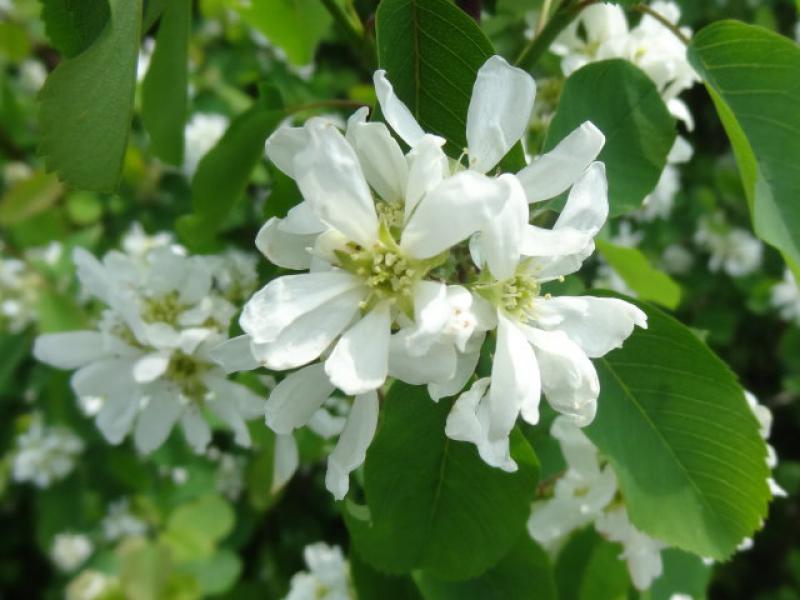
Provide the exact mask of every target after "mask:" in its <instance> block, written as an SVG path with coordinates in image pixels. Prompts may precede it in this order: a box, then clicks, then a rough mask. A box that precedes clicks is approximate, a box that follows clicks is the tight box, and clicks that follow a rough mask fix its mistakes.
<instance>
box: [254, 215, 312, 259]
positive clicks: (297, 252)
mask: <svg viewBox="0 0 800 600" xmlns="http://www.w3.org/2000/svg"><path fill="white" fill-rule="evenodd" d="M280 225H281V220H280V219H278V218H275V217H273V218H271V219H270V220H269V221H267V222H266V223H264V225H263V227H261V229H260V230H259V231H258V235H257V236H256V248H258V250H259V252H261V254H263V255H264V256H265V257H266V258H267V260H269V261H270V262H271V263H273V264H276V265H278V266H279V267H283V268H285V269H294V270H296V271H301V270H304V269H308V267H309V266H310V265H311V252H309V250H310V249H311V248H313V246H314V240H316V238H317V234H310V235H296V234H294V233H287V232H286V231H283V229H282V228H281V227H280Z"/></svg>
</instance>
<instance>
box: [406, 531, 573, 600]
mask: <svg viewBox="0 0 800 600" xmlns="http://www.w3.org/2000/svg"><path fill="white" fill-rule="evenodd" d="M415 579H416V581H417V585H419V588H420V590H422V597H423V598H424V600H555V599H556V598H558V594H557V592H556V584H555V580H554V579H553V571H552V569H551V567H550V559H549V558H548V557H547V554H545V552H544V550H542V549H541V548H540V547H539V545H538V544H536V542H534V541H533V540H532V539H531V538H530V537H528V535H527V533H523V534H522V536H520V538H519V540H518V541H517V543H516V544H515V545H514V546H513V547H512V548H511V551H510V552H509V553H508V554H506V555H505V556H504V557H503V559H502V560H501V561H500V562H499V563H497V564H496V565H495V566H494V567H492V568H491V569H489V570H488V571H486V572H485V573H484V574H483V575H481V576H480V577H476V578H475V579H470V580H468V581H456V582H448V581H442V580H441V579H437V578H435V577H433V576H431V575H430V574H429V573H427V572H426V571H421V572H419V573H417V574H416V575H415Z"/></svg>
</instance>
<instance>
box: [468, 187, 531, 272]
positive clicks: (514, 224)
mask: <svg viewBox="0 0 800 600" xmlns="http://www.w3.org/2000/svg"><path fill="white" fill-rule="evenodd" d="M497 181H498V183H500V182H502V183H504V184H507V189H508V195H507V197H506V202H505V206H504V207H503V210H502V211H501V212H500V214H499V215H497V216H496V217H495V218H493V219H489V220H488V222H487V223H486V226H485V227H484V228H483V230H482V231H481V235H480V238H479V239H480V245H481V248H480V255H481V258H482V260H485V261H486V264H487V265H488V267H489V271H490V272H491V273H492V275H494V277H495V278H496V279H499V280H502V279H508V278H509V277H512V276H513V275H514V273H515V272H516V270H517V265H519V259H520V252H521V249H522V238H523V232H524V231H525V226H526V225H527V223H528V204H527V203H526V202H525V193H524V192H523V191H522V186H520V184H519V181H518V180H517V179H516V178H515V177H514V176H513V175H507V174H506V175H501V176H500V177H499V178H498V179H497Z"/></svg>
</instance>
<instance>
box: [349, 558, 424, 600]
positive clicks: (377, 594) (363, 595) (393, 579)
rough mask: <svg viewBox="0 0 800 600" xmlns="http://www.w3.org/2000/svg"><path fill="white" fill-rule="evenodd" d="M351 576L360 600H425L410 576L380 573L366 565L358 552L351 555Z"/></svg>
mask: <svg viewBox="0 0 800 600" xmlns="http://www.w3.org/2000/svg"><path fill="white" fill-rule="evenodd" d="M350 576H351V578H352V580H353V587H355V589H356V592H357V594H358V600H423V598H422V596H421V595H420V593H419V590H418V589H417V585H416V584H415V583H414V580H413V579H411V577H410V576H409V575H400V576H392V575H385V574H383V573H380V572H379V571H376V570H375V569H373V568H372V567H370V566H369V565H368V564H367V563H365V562H364V561H363V560H362V559H361V557H360V556H359V555H358V552H352V553H351V554H350Z"/></svg>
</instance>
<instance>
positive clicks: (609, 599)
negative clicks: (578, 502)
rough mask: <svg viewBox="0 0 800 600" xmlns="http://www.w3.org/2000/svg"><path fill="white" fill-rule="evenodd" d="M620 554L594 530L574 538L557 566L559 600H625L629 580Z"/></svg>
mask: <svg viewBox="0 0 800 600" xmlns="http://www.w3.org/2000/svg"><path fill="white" fill-rule="evenodd" d="M620 554H622V547H621V546H619V545H618V544H612V543H611V542H607V541H606V540H604V539H603V538H601V537H600V536H599V535H597V533H596V532H595V530H594V529H592V528H591V527H589V528H587V529H584V530H582V531H579V532H577V533H576V534H574V535H573V536H572V537H571V538H570V540H569V541H568V542H567V545H566V546H564V548H563V549H562V550H561V552H560V553H559V555H558V561H557V562H556V569H555V573H556V582H557V583H558V597H559V598H560V600H625V598H627V595H628V589H629V588H630V578H629V577H628V571H627V568H626V566H625V563H624V562H623V561H622V560H620V558H619V555H620Z"/></svg>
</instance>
